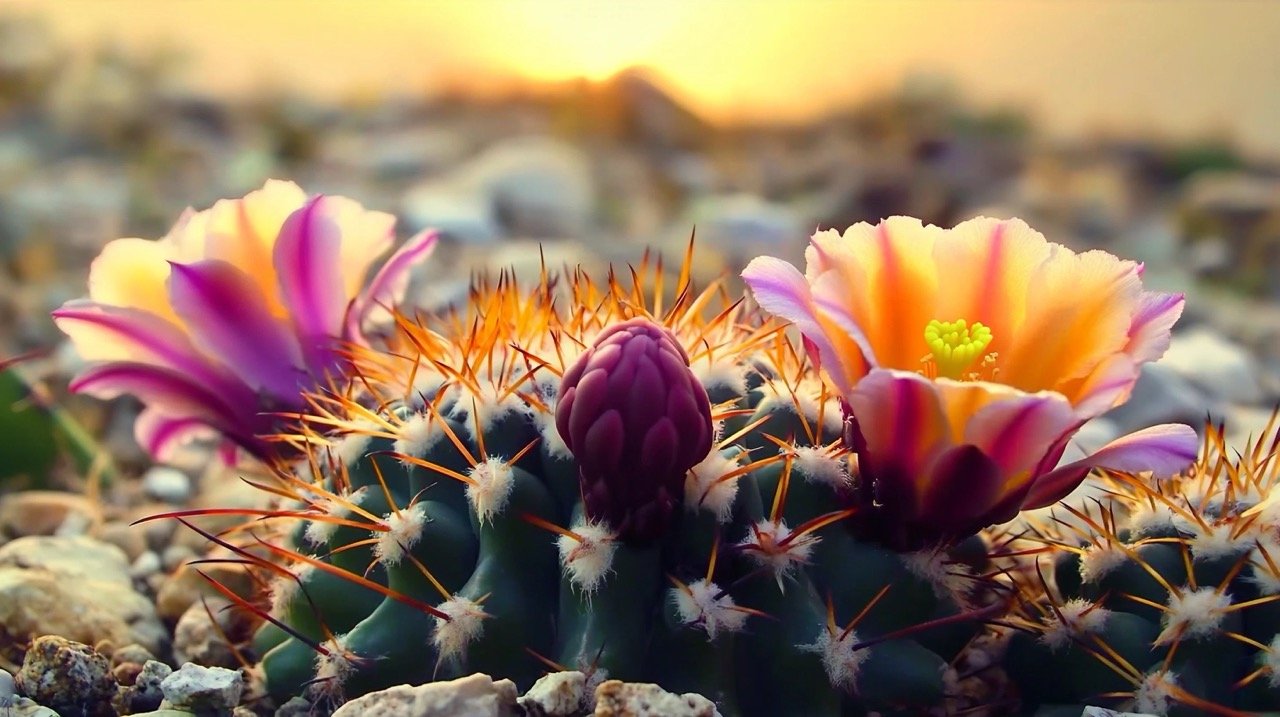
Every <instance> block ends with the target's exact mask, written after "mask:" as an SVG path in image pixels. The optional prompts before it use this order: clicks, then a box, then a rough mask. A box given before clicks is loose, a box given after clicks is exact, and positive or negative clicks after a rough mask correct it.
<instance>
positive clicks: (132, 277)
mask: <svg viewBox="0 0 1280 717" xmlns="http://www.w3.org/2000/svg"><path fill="white" fill-rule="evenodd" d="M172 258H174V257H173V250H172V248H171V247H170V246H169V245H168V244H167V243H164V242H158V241H151V240H149V239H135V238H128V239H116V240H114V241H110V242H108V243H107V245H106V246H104V247H103V248H102V251H101V252H100V253H99V254H98V256H97V257H96V258H95V259H94V260H93V262H92V263H91V264H90V265H89V298H90V299H92V300H93V301H94V302H96V303H99V304H106V305H111V306H123V307H127V308H130V309H141V310H143V311H149V312H151V313H152V314H155V315H156V316H159V317H161V318H162V319H165V320H168V321H171V322H173V323H175V324H178V325H181V323H182V322H181V320H180V319H179V318H178V316H177V314H175V313H174V311H173V309H172V308H171V307H170V306H169V294H168V291H167V290H166V288H165V281H166V280H167V279H168V278H169V264H168V261H169V260H170V259H172Z"/></svg>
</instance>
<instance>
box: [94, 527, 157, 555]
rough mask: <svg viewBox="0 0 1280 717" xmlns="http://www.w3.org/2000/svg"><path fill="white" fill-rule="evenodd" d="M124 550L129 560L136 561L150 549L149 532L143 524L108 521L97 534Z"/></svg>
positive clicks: (100, 538)
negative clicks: (148, 544)
mask: <svg viewBox="0 0 1280 717" xmlns="http://www.w3.org/2000/svg"><path fill="white" fill-rule="evenodd" d="M95 537H97V538H98V540H101V541H102V542H104V543H110V544H112V545H114V546H116V547H117V548H120V549H121V550H123V551H124V554H125V555H126V556H127V557H128V558H129V560H133V561H136V560H137V559H138V558H140V557H142V555H143V554H144V553H146V552H147V551H148V546H147V533H146V531H145V530H144V529H143V526H141V525H129V524H128V523H124V522H120V521H108V522H107V523H105V524H104V525H103V526H102V529H101V530H99V531H98V533H97V535H96V536H95Z"/></svg>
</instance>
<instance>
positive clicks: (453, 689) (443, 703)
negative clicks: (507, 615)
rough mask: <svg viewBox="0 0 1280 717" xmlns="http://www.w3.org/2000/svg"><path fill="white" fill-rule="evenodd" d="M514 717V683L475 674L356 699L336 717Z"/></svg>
mask: <svg viewBox="0 0 1280 717" xmlns="http://www.w3.org/2000/svg"><path fill="white" fill-rule="evenodd" d="M375 714H376V715H378V717H423V716H424V715H449V717H514V715H516V714H518V713H517V711H516V685H515V683H514V682H512V681H511V680H499V681H498V682H494V681H493V678H492V677H490V676H488V675H483V674H475V675H471V676H470V677H463V678H461V679H457V680H451V681H448V682H431V683H428V684H425V685H417V686H412V687H411V686H409V685H399V686H397V687H392V688H389V689H385V690H380V691H378V692H370V693H369V694H366V695H362V696H360V697H357V698H356V699H354V700H351V701H350V702H348V703H346V704H344V705H342V706H341V707H339V708H338V709H337V711H335V712H334V713H333V717H358V716H363V715H375Z"/></svg>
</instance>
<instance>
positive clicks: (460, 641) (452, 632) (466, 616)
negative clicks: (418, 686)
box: [431, 595, 489, 659]
mask: <svg viewBox="0 0 1280 717" xmlns="http://www.w3.org/2000/svg"><path fill="white" fill-rule="evenodd" d="M436 609H438V610H439V611H440V612H442V613H444V614H445V615H446V616H447V617H440V616H436V617H435V621H436V629H435V631H434V632H433V633H432V634H431V642H432V644H434V645H435V646H436V651H438V652H439V653H440V657H441V659H449V658H453V657H461V656H463V655H465V654H466V652H467V646H468V645H470V644H471V643H472V642H475V641H476V640H477V639H479V637H480V635H481V634H482V633H483V632H484V620H485V618H487V617H489V616H488V615H487V614H486V613H485V611H484V610H482V609H481V608H480V604H479V603H477V602H474V601H472V600H468V599H467V598H464V597H459V596H457V595H455V596H453V597H451V598H449V599H448V600H445V601H444V602H442V603H440V604H439V605H437V606H436Z"/></svg>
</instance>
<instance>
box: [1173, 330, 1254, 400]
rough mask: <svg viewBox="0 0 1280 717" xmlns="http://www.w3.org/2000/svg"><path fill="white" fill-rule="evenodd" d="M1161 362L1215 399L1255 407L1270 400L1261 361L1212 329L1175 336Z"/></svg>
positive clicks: (1185, 332)
mask: <svg viewBox="0 0 1280 717" xmlns="http://www.w3.org/2000/svg"><path fill="white" fill-rule="evenodd" d="M1160 363H1161V365H1163V366H1165V367H1167V368H1170V369H1173V370H1174V371H1177V372H1178V373H1179V374H1181V375H1182V376H1184V377H1185V378H1186V379H1187V380H1189V381H1191V382H1192V383H1193V384H1195V385H1196V386H1197V387H1199V388H1200V389H1201V390H1203V391H1204V392H1205V393H1207V394H1208V395H1209V397H1210V398H1211V399H1215V400H1221V401H1229V402H1232V403H1251V404H1252V403H1258V402H1260V401H1263V400H1264V399H1266V398H1267V397H1266V395H1265V394H1264V392H1263V390H1262V381H1261V376H1260V373H1259V369H1258V362H1257V360H1256V359H1255V358H1254V357H1253V355H1252V354H1250V353H1249V350H1248V349H1246V348H1245V347H1243V346H1241V345H1239V344H1237V343H1235V342H1233V341H1229V340H1228V339H1225V338H1223V337H1222V336H1220V335H1219V334H1218V333H1217V332H1215V331H1213V330H1212V329H1209V328H1205V327H1195V328H1192V329H1188V330H1186V331H1183V332H1179V333H1175V334H1174V336H1173V340H1172V341H1171V342H1170V344H1169V351H1168V352H1167V353H1165V355H1164V358H1162V359H1161V360H1160Z"/></svg>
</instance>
